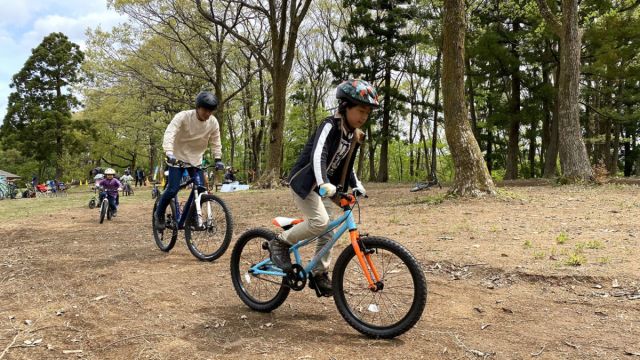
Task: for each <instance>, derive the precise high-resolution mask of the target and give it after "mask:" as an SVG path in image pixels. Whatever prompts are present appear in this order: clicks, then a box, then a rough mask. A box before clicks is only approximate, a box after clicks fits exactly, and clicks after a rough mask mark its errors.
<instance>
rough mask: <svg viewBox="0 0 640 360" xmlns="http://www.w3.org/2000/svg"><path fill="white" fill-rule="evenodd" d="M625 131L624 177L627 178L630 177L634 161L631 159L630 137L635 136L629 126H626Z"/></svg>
mask: <svg viewBox="0 0 640 360" xmlns="http://www.w3.org/2000/svg"><path fill="white" fill-rule="evenodd" d="M625 130H626V136H625V141H624V176H625V177H629V176H631V171H632V170H633V162H634V160H635V159H634V157H633V152H632V151H631V137H633V136H635V134H633V133H632V132H631V129H630V127H629V126H626V127H625Z"/></svg>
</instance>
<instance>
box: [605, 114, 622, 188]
mask: <svg viewBox="0 0 640 360" xmlns="http://www.w3.org/2000/svg"><path fill="white" fill-rule="evenodd" d="M621 131H622V126H620V123H616V124H615V126H614V132H613V136H614V137H613V151H612V152H611V161H610V162H609V166H608V170H609V174H611V176H615V175H616V173H617V172H618V157H619V155H620V132H621Z"/></svg>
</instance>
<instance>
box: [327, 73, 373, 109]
mask: <svg viewBox="0 0 640 360" xmlns="http://www.w3.org/2000/svg"><path fill="white" fill-rule="evenodd" d="M336 98H337V99H339V100H343V101H347V102H350V103H355V104H362V105H369V106H372V107H374V108H377V107H378V106H380V103H379V102H378V92H377V91H376V89H375V88H374V87H373V86H372V85H371V84H369V83H368V82H367V81H364V80H360V79H349V80H347V81H344V82H342V83H341V84H340V85H338V87H337V88H336Z"/></svg>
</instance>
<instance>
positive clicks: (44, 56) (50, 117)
mask: <svg viewBox="0 0 640 360" xmlns="http://www.w3.org/2000/svg"><path fill="white" fill-rule="evenodd" d="M83 60H84V54H83V52H82V51H80V47H79V46H78V45H76V44H74V43H72V42H70V41H69V40H68V38H67V37H66V36H65V35H64V34H62V33H52V34H50V35H48V36H47V37H45V38H44V39H43V41H42V42H41V43H40V44H39V45H38V46H37V47H36V48H35V49H33V50H32V54H31V56H30V57H29V58H28V59H27V61H26V62H25V64H24V66H23V67H22V69H21V70H20V72H18V73H17V74H15V75H14V76H13V81H12V83H11V87H12V88H13V89H15V90H14V92H12V93H11V94H10V95H9V104H8V107H7V114H6V116H5V118H4V124H3V126H2V129H1V132H0V136H1V137H2V139H3V140H2V143H3V146H4V148H5V149H9V148H13V149H17V150H18V151H19V152H20V153H21V154H22V155H23V156H26V157H27V158H29V159H33V160H35V161H38V162H39V163H41V164H43V165H45V166H47V165H51V166H53V167H55V169H56V174H55V175H56V176H58V177H59V176H61V175H62V163H61V161H62V157H63V156H65V154H74V153H77V151H78V150H79V148H80V147H81V146H82V144H81V141H79V140H81V139H82V137H81V136H80V133H81V132H82V131H83V130H86V124H82V123H81V122H78V121H74V120H72V116H71V110H72V108H74V107H75V106H78V105H79V102H78V100H77V98H76V97H75V96H74V95H73V94H72V93H71V92H70V89H71V88H72V87H73V85H75V84H77V83H78V82H80V80H81V79H80V75H79V68H80V64H81V63H82V61H83ZM42 168H43V167H41V169H42ZM22 175H25V174H22Z"/></svg>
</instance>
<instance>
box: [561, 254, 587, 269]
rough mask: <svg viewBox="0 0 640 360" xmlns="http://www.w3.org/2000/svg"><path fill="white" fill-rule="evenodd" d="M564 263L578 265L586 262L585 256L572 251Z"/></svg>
mask: <svg viewBox="0 0 640 360" xmlns="http://www.w3.org/2000/svg"><path fill="white" fill-rule="evenodd" d="M564 263H565V264H566V265H569V266H580V265H584V264H586V263H587V258H586V257H585V256H584V255H582V254H580V253H578V252H574V253H572V254H569V257H568V258H567V260H566V261H565V262H564Z"/></svg>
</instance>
